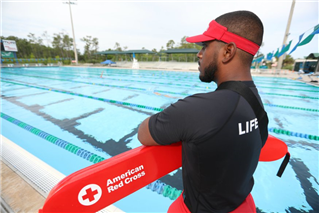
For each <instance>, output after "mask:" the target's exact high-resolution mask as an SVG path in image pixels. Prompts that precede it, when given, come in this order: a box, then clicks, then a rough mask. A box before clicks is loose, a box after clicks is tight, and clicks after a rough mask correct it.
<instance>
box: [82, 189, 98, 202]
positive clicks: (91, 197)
mask: <svg viewBox="0 0 320 213" xmlns="http://www.w3.org/2000/svg"><path fill="white" fill-rule="evenodd" d="M86 192H87V194H86V195H84V196H82V199H83V200H85V199H89V201H90V202H91V201H93V200H94V196H95V195H96V194H98V190H94V191H92V190H91V188H90V189H87V190H86Z"/></svg>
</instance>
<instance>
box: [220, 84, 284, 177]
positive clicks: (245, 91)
mask: <svg viewBox="0 0 320 213" xmlns="http://www.w3.org/2000/svg"><path fill="white" fill-rule="evenodd" d="M220 89H228V90H231V91H234V92H236V93H238V94H239V95H241V96H242V97H243V98H244V99H246V101H247V102H248V103H249V104H250V106H251V108H252V109H253V111H254V113H255V115H256V117H257V118H258V122H259V130H260V136H261V140H262V147H263V146H264V145H265V143H266V141H267V138H268V128H267V127H268V122H269V120H268V116H267V113H266V111H265V110H264V109H263V108H262V106H261V104H260V103H259V101H258V99H257V97H256V96H255V95H254V93H253V92H252V90H251V89H250V88H249V87H248V86H247V85H246V84H244V83H243V82H241V81H227V82H223V83H221V84H220V85H219V87H218V88H217V90H220ZM289 160H290V153H289V152H287V154H286V156H285V158H284V160H283V162H282V164H281V166H280V168H279V171H278V173H277V176H278V177H281V175H282V173H283V172H284V170H285V168H286V166H287V164H288V162H289Z"/></svg>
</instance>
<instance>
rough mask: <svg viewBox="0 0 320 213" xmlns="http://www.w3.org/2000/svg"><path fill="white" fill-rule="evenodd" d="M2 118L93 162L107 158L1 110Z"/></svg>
mask: <svg viewBox="0 0 320 213" xmlns="http://www.w3.org/2000/svg"><path fill="white" fill-rule="evenodd" d="M1 118H3V119H5V120H7V121H9V122H11V123H13V124H15V125H17V126H19V127H21V128H22V129H25V130H27V131H29V132H31V133H33V134H35V135H37V136H39V137H41V138H43V139H45V140H47V141H49V142H51V143H52V144H55V145H57V146H59V147H61V148H63V149H65V150H67V151H69V152H71V153H73V154H75V155H77V156H79V157H81V158H83V159H85V160H88V161H90V162H92V163H98V162H101V161H103V160H105V158H104V157H101V156H99V155H97V154H94V153H92V152H89V151H87V150H85V149H82V148H81V147H79V146H76V145H74V144H72V143H69V142H67V141H65V140H62V139H60V138H58V137H56V136H53V135H51V134H49V133H47V132H45V131H42V130H40V129H38V128H36V127H33V126H31V125H29V124H26V123H24V122H22V121H20V120H18V119H15V118H13V117H11V116H9V115H7V114H5V113H2V112H1Z"/></svg>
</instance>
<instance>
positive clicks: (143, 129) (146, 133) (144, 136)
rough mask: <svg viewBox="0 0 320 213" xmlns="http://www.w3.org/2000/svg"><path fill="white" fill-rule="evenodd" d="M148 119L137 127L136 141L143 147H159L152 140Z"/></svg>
mask: <svg viewBox="0 0 320 213" xmlns="http://www.w3.org/2000/svg"><path fill="white" fill-rule="evenodd" d="M149 119H150V117H149V118H147V119H145V120H144V121H143V122H142V123H141V124H140V126H139V129H138V139H139V141H140V143H142V144H143V145H145V146H155V145H159V144H158V143H157V142H155V140H153V138H152V136H151V134H150V130H149Z"/></svg>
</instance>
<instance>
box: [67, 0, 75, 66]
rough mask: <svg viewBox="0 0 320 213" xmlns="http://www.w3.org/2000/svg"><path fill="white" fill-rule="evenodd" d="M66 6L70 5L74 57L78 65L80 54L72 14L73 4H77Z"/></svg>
mask: <svg viewBox="0 0 320 213" xmlns="http://www.w3.org/2000/svg"><path fill="white" fill-rule="evenodd" d="M65 3H66V4H69V10H70V19H71V27H72V35H73V51H74V57H75V60H76V65H78V53H77V46H76V37H75V35H74V29H73V20H72V12H71V4H75V3H74V2H70V0H68V2H65Z"/></svg>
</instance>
